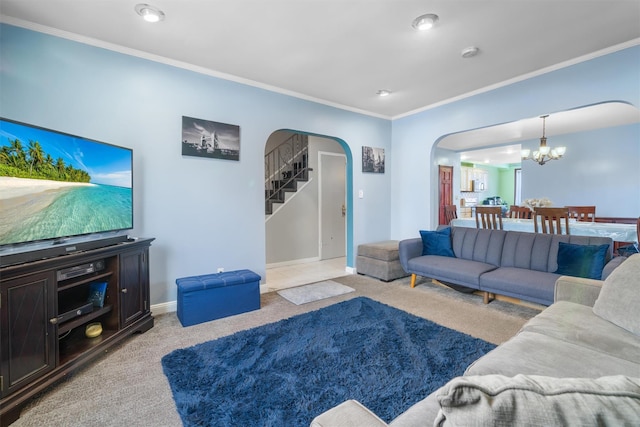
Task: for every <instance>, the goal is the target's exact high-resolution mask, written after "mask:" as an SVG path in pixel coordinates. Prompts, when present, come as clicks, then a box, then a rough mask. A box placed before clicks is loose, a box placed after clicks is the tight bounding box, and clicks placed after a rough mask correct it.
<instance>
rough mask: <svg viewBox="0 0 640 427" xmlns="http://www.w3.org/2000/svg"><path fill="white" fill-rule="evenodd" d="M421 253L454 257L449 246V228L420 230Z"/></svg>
mask: <svg viewBox="0 0 640 427" xmlns="http://www.w3.org/2000/svg"><path fill="white" fill-rule="evenodd" d="M420 237H421V238H422V255H440V256H448V257H454V256H455V255H454V254H453V249H452V248H451V228H443V229H442V230H438V231H426V230H420Z"/></svg>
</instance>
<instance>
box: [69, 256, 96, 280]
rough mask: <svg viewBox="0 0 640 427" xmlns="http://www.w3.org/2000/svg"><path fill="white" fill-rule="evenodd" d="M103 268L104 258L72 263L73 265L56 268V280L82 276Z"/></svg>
mask: <svg viewBox="0 0 640 427" xmlns="http://www.w3.org/2000/svg"><path fill="white" fill-rule="evenodd" d="M100 270H104V260H103V259H101V260H98V261H93V262H88V263H86V264H81V265H74V266H73V267H67V268H63V269H61V270H58V281H61V280H67V279H72V278H74V277H79V276H84V275H85V274H91V273H95V272H96V271H100Z"/></svg>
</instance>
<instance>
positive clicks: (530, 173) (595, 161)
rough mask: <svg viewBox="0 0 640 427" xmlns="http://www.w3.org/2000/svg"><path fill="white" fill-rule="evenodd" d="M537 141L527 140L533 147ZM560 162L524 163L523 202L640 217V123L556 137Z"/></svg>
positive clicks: (551, 140) (550, 142)
mask: <svg viewBox="0 0 640 427" xmlns="http://www.w3.org/2000/svg"><path fill="white" fill-rule="evenodd" d="M539 143H540V141H539V140H532V141H526V142H524V143H523V144H522V147H523V148H531V149H533V148H535V147H536V146H537V145H539ZM547 144H548V145H550V146H552V147H556V146H562V145H564V146H566V147H567V152H566V154H565V155H564V157H563V158H562V159H559V160H555V161H551V162H548V163H546V164H544V165H539V164H537V163H535V162H533V161H523V162H522V198H523V199H528V198H540V197H546V198H548V199H549V200H551V201H552V202H553V204H554V206H581V205H595V206H596V216H604V217H626V218H630V217H638V216H640V185H639V183H640V124H632V125H625V126H616V127H613V128H605V129H598V130H592V131H588V132H578V133H573V134H567V135H558V136H555V137H553V138H549V140H548V141H547Z"/></svg>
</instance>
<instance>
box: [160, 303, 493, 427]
mask: <svg viewBox="0 0 640 427" xmlns="http://www.w3.org/2000/svg"><path fill="white" fill-rule="evenodd" d="M494 347H495V345H493V344H490V343H487V342H485V341H482V340H480V339H477V338H473V337H470V336H468V335H465V334H462V333H460V332H457V331H455V330H452V329H448V328H445V327H443V326H440V325H437V324H435V323H433V322H430V321H428V320H425V319H422V318H420V317H417V316H414V315H412V314H409V313H407V312H404V311H401V310H398V309H396V308H393V307H390V306H388V305H385V304H381V303H379V302H376V301H373V300H371V299H369V298H365V297H359V298H354V299H351V300H348V301H345V302H341V303H338V304H334V305H331V306H329V307H326V308H322V309H320V310H317V311H312V312H309V313H305V314H301V315H298V316H295V317H292V318H289V319H285V320H281V321H279V322H276V323H271V324H268V325H264V326H260V327H257V328H254V329H249V330H246V331H241V332H238V333H235V334H233V335H230V336H227V337H223V338H219V339H217V340H214V341H209V342H205V343H202V344H198V345H196V346H193V347H190V348H185V349H179V350H175V351H173V352H171V353H169V354H167V355H166V356H164V357H163V358H162V366H163V369H164V373H165V375H166V376H167V378H168V379H169V383H170V385H171V390H172V391H173V397H174V399H175V402H176V406H177V409H178V412H179V414H180V416H181V417H182V422H183V423H184V425H185V426H189V427H191V426H260V427H263V426H279V427H281V426H289V427H291V426H293V427H295V426H309V424H310V423H311V420H312V419H313V418H314V417H315V416H317V415H319V414H320V413H322V412H324V411H326V410H328V409H330V408H332V407H333V406H335V405H338V404H339V403H341V402H344V401H345V400H347V399H356V400H358V401H360V402H362V403H363V404H364V405H365V406H367V407H368V408H369V409H371V410H372V411H373V412H375V413H376V414H377V415H378V416H379V417H380V418H382V419H383V420H385V421H387V422H389V421H391V420H392V419H394V418H395V417H397V416H398V415H400V414H401V413H402V412H404V411H405V410H407V409H408V408H409V407H410V406H411V405H413V404H414V403H416V402H417V401H419V400H421V399H423V398H424V397H426V396H427V395H428V394H429V393H431V392H432V391H434V390H436V389H438V388H439V387H441V386H442V385H444V384H445V383H447V381H449V380H450V379H451V378H453V377H456V376H458V375H462V373H463V372H464V370H465V369H466V367H467V366H468V365H469V364H470V363H471V362H473V361H474V360H476V359H477V358H479V357H480V356H482V355H483V354H485V353H487V352H488V351H489V350H491V349H493V348H494Z"/></svg>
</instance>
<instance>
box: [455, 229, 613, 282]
mask: <svg viewBox="0 0 640 427" xmlns="http://www.w3.org/2000/svg"><path fill="white" fill-rule="evenodd" d="M560 242H565V243H571V244H576V245H605V244H606V245H609V247H608V248H607V251H606V255H605V261H608V260H609V259H611V253H612V249H611V247H612V246H613V245H612V240H611V239H610V238H608V237H595V236H571V235H566V234H562V235H559V234H543V233H525V232H519V231H509V232H508V233H507V236H506V238H505V239H504V248H503V249H502V258H501V259H500V263H499V264H497V265H499V266H500V267H518V268H526V269H529V270H537V271H546V272H547V273H552V272H554V271H556V270H557V269H558V248H559V243H560ZM454 249H455V247H454Z"/></svg>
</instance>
